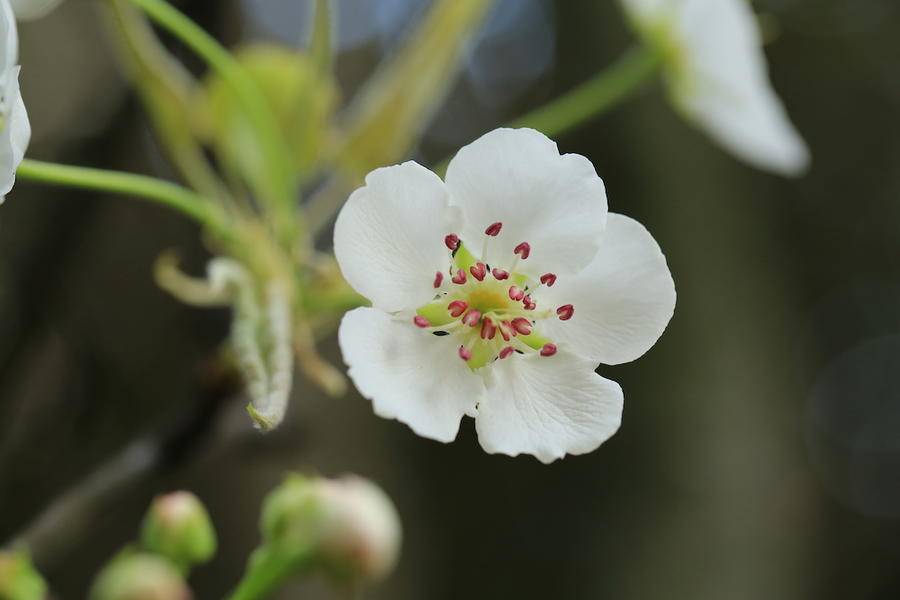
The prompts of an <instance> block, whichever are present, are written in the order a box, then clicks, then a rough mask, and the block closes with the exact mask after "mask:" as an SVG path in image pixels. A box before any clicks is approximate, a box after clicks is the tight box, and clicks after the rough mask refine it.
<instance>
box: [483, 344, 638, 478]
mask: <svg viewBox="0 0 900 600" xmlns="http://www.w3.org/2000/svg"><path fill="white" fill-rule="evenodd" d="M489 373H490V375H489V380H488V390H487V394H486V395H485V398H484V400H483V401H482V402H481V403H480V404H479V405H478V416H477V417H475V427H476V429H477V431H478V440H479V441H480V442H481V446H482V447H483V448H484V449H485V450H486V451H487V452H489V453H491V454H496V453H499V454H508V455H509V456H517V455H519V454H532V455H534V456H535V457H537V458H538V460H540V461H541V462H544V463H549V462H553V461H554V460H556V459H558V458H562V457H563V456H565V455H566V454H585V453H587V452H591V451H593V450H595V449H596V448H597V447H598V446H599V445H600V444H602V443H603V442H605V441H606V440H607V439H609V437H610V436H612V434H614V433H615V432H616V430H618V429H619V424H620V423H621V421H622V402H623V397H622V388H620V387H619V384H617V383H616V382H614V381H610V380H608V379H604V378H603V377H600V376H599V375H597V374H596V373H594V367H593V365H592V364H591V363H590V362H588V361H587V360H585V359H582V358H580V357H576V356H574V355H571V354H567V353H564V352H560V353H558V354H556V355H555V356H550V357H546V358H545V357H541V356H538V355H536V354H533V355H530V356H520V355H516V354H514V355H512V356H511V357H509V358H506V359H503V360H498V361H496V362H494V363H493V365H492V366H491V367H490V371H489Z"/></svg>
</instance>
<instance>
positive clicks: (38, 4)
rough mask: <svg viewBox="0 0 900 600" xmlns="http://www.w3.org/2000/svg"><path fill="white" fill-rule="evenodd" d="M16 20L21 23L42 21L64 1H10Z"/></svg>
mask: <svg viewBox="0 0 900 600" xmlns="http://www.w3.org/2000/svg"><path fill="white" fill-rule="evenodd" d="M9 1H10V2H11V3H12V9H13V12H14V13H16V18H17V19H19V20H21V21H30V20H32V19H40V18H41V17H43V16H45V15H47V14H48V13H49V12H50V11H52V10H53V9H55V8H56V7H57V6H59V5H60V3H61V2H62V0H9Z"/></svg>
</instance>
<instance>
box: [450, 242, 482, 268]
mask: <svg viewBox="0 0 900 600" xmlns="http://www.w3.org/2000/svg"><path fill="white" fill-rule="evenodd" d="M477 262H478V259H477V258H476V257H475V255H474V254H472V253H471V252H469V249H468V248H466V245H465V244H463V243H462V242H460V243H459V246H457V247H456V252H454V253H453V264H455V265H456V268H457V269H463V270H465V271H468V270H469V267H471V266H472V265H474V264H475V263H477Z"/></svg>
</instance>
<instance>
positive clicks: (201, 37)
mask: <svg viewBox="0 0 900 600" xmlns="http://www.w3.org/2000/svg"><path fill="white" fill-rule="evenodd" d="M130 1H131V2H132V4H134V5H135V6H137V7H139V8H140V9H141V10H143V11H144V12H145V13H147V16H149V17H150V18H151V19H152V20H153V21H155V22H156V23H157V24H158V25H160V26H161V27H162V28H164V29H166V30H167V31H168V32H169V33H171V34H172V35H174V36H175V37H177V38H178V39H179V40H181V41H182V42H184V43H185V45H187V46H188V47H189V48H190V49H191V50H193V51H194V52H196V53H197V55H199V56H200V57H201V58H203V60H205V61H206V62H207V64H209V66H210V68H212V69H213V70H214V71H216V72H217V73H218V74H219V76H221V77H222V79H223V80H224V81H225V82H226V83H227V84H228V86H230V87H231V90H232V91H233V92H234V94H235V97H236V98H237V100H238V101H239V102H240V104H241V106H242V107H243V109H244V112H245V114H246V116H247V118H248V119H249V121H250V123H251V124H252V125H253V128H254V130H255V132H256V133H257V134H258V136H259V140H258V141H259V144H260V150H261V151H262V153H263V155H264V157H265V164H266V165H267V166H268V169H269V170H271V172H270V173H269V175H271V178H272V181H271V182H270V185H271V189H269V190H265V191H264V192H266V193H264V194H262V198H261V200H263V201H264V202H267V203H268V204H269V205H270V208H271V209H272V212H273V214H272V215H271V216H273V217H274V218H275V221H276V224H277V225H278V226H279V229H281V228H287V229H288V230H292V228H293V226H294V224H295V220H296V218H297V215H296V214H295V211H294V210H293V206H294V200H295V198H294V194H295V179H296V177H295V175H294V172H293V169H292V167H291V165H290V163H289V159H288V157H289V156H290V152H289V150H288V147H287V142H286V141H285V140H284V137H283V135H282V133H281V130H280V129H279V128H278V125H277V123H276V121H275V118H274V116H273V115H272V111H271V108H270V107H269V105H268V103H267V102H266V99H265V97H264V96H263V94H262V92H261V91H260V89H259V87H258V86H257V85H256V82H255V81H253V78H252V77H250V75H249V74H248V73H247V71H246V70H244V68H243V67H242V66H241V65H240V63H238V62H237V61H236V60H235V58H234V56H232V55H231V53H230V52H228V50H226V49H225V48H224V47H223V46H222V45H221V44H219V42H218V41H216V39H215V38H214V37H212V36H211V35H209V34H208V33H207V32H206V31H204V30H203V29H201V28H200V27H199V26H197V24H196V23H194V22H193V21H191V20H190V19H189V18H188V17H187V16H185V15H184V14H183V13H181V12H179V11H178V10H177V9H176V8H174V7H173V6H171V5H170V4H168V3H167V2H165V0H130ZM283 233H284V232H283Z"/></svg>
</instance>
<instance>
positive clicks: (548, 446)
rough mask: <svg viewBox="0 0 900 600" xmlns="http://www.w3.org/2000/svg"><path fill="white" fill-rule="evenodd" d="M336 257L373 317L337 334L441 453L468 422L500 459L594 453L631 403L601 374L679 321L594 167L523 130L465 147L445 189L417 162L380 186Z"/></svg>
mask: <svg viewBox="0 0 900 600" xmlns="http://www.w3.org/2000/svg"><path fill="white" fill-rule="evenodd" d="M334 245H335V255H336V256H337V260H338V262H339V264H340V267H341V270H342V272H343V274H344V277H345V278H346V279H347V281H348V282H349V283H350V285H352V286H353V287H354V288H355V289H356V290H357V291H358V292H359V293H360V294H362V295H363V296H365V297H366V298H368V299H369V300H370V301H371V302H372V308H358V309H356V310H353V311H351V312H349V313H347V315H346V316H345V317H344V319H343V321H342V323H341V327H340V331H339V334H338V335H339V341H340V346H341V350H342V352H343V355H344V361H345V362H346V363H347V365H348V366H349V375H350V378H351V379H352V380H353V382H354V383H355V384H356V386H357V388H358V389H359V391H360V392H361V393H362V395H363V396H365V397H367V398H370V399H371V400H372V402H373V404H374V408H375V412H376V413H377V414H378V415H380V416H382V417H387V418H395V419H398V420H400V421H402V422H404V423H406V424H407V425H409V426H410V427H411V428H412V429H413V431H415V432H416V433H418V434H419V435H421V436H424V437H428V438H432V439H435V440H439V441H443V442H449V441H451V440H453V439H454V438H455V437H456V434H457V431H458V430H459V422H460V419H461V418H462V416H463V415H469V416H472V417H475V424H476V429H477V431H478V437H479V440H480V442H481V445H482V447H484V449H485V450H487V451H488V452H490V453H502V454H508V455H511V456H515V455H518V454H521V453H525V454H533V455H534V456H536V457H537V458H538V459H540V460H541V461H543V462H551V461H553V460H555V459H558V458H562V457H563V456H565V455H566V454H583V453H586V452H590V451H592V450H594V449H595V448H597V447H598V446H599V445H600V444H601V443H602V442H604V441H605V440H606V439H608V438H609V437H610V436H611V435H612V434H613V433H615V432H616V430H617V429H618V427H619V423H620V421H621V415H622V400H623V398H622V390H621V388H620V387H619V386H618V384H616V383H614V382H612V381H609V380H607V379H604V378H602V377H600V376H599V375H597V374H596V373H594V370H595V369H596V368H597V366H598V364H599V363H601V362H602V363H606V364H618V363H623V362H628V361H631V360H634V359H636V358H637V357H639V356H640V355H642V354H643V353H644V352H646V351H647V350H648V349H649V348H650V347H651V346H652V345H653V344H654V343H655V342H656V340H657V339H658V338H659V336H660V335H661V334H662V332H663V330H664V329H665V327H666V324H667V323H668V321H669V319H670V318H671V316H672V312H673V310H674V306H675V288H674V284H673V282H672V278H671V275H670V274H669V269H668V267H667V266H666V261H665V258H664V257H663V255H662V253H661V252H660V250H659V247H658V246H657V244H656V242H655V241H654V240H653V238H652V237H651V236H650V234H649V233H648V232H647V231H646V230H645V229H644V228H643V227H642V226H641V225H640V224H639V223H637V222H636V221H633V220H631V219H629V218H627V217H624V216H621V215H617V214H607V208H606V192H605V190H604V186H603V182H602V181H601V180H600V178H599V177H598V176H597V174H596V172H595V170H594V167H593V166H592V165H591V163H590V162H589V161H588V160H587V159H586V158H584V157H583V156H579V155H576V154H565V155H562V156H561V155H560V154H559V151H558V150H557V147H556V144H555V143H553V142H552V141H551V140H549V139H547V138H546V137H545V136H544V135H543V134H541V133H538V132H537V131H534V130H531V129H515V130H514V129H497V130H495V131H493V132H491V133H488V134H486V135H484V136H483V137H481V138H480V139H478V140H477V141H475V142H473V143H472V144H470V145H469V146H466V147H465V148H463V149H462V150H460V152H459V154H457V156H456V157H455V158H454V159H453V161H452V162H451V163H450V166H449V168H448V170H447V177H446V182H443V181H441V180H440V178H438V177H437V176H436V175H434V174H433V173H431V172H430V171H428V170H427V169H425V168H423V167H421V166H419V165H418V164H416V163H414V162H407V163H404V164H402V165H398V166H393V167H387V168H383V169H377V170H375V171H373V172H372V173H370V174H369V176H368V177H367V178H366V185H365V187H363V188H360V189H358V190H356V191H355V192H354V193H353V194H352V195H351V196H350V198H349V200H348V201H347V203H346V205H345V206H344V208H343V210H342V211H341V213H340V215H339V216H338V220H337V224H336V226H335V234H334Z"/></svg>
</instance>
